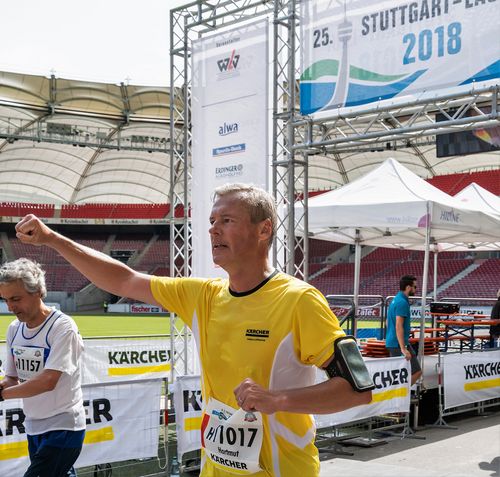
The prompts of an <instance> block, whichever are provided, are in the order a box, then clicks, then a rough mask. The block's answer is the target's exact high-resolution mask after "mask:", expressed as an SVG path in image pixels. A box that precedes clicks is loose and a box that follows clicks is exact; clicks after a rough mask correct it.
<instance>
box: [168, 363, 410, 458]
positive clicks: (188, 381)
mask: <svg viewBox="0 0 500 477" xmlns="http://www.w3.org/2000/svg"><path fill="white" fill-rule="evenodd" d="M365 362H366V365H367V367H368V370H369V372H370V373H371V376H372V378H373V381H374V383H375V389H374V391H373V399H372V402H371V403H370V404H366V405H362V406H357V407H354V408H351V409H348V410H346V411H342V412H337V413H332V414H321V415H319V414H318V415H315V416H314V419H315V422H316V427H317V428H318V429H322V428H328V427H331V426H337V425H340V424H345V423H348V422H354V421H360V420H364V419H367V418H370V417H374V416H379V415H383V414H389V413H399V412H400V413H408V412H409V410H410V367H409V362H408V361H406V360H405V359H404V358H384V359H368V360H365ZM325 379H326V376H325V373H324V372H323V371H320V370H318V373H317V382H321V381H324V380H325ZM173 396H174V408H175V415H176V431H177V458H178V460H179V462H182V459H183V455H184V454H186V453H188V452H192V451H194V450H199V449H201V439H200V435H201V433H200V429H201V419H202V407H203V406H202V397H201V386H200V376H181V377H178V378H177V379H176V381H175V384H174V388H173Z"/></svg>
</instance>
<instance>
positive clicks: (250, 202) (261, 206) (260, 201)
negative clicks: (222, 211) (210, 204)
mask: <svg viewBox="0 0 500 477" xmlns="http://www.w3.org/2000/svg"><path fill="white" fill-rule="evenodd" d="M230 194H237V195H238V199H239V201H240V202H241V203H242V204H243V205H244V206H245V207H246V208H247V210H248V212H249V213H250V221H251V222H252V223H253V224H258V223H259V222H262V221H263V220H266V219H269V220H270V221H271V227H272V234H271V237H270V238H269V247H270V246H271V245H272V243H273V238H274V236H275V235H276V228H277V226H278V214H277V212H276V202H275V200H274V198H273V196H272V195H271V194H270V193H269V192H267V191H266V190H264V189H261V188H260V187H257V186H255V185H253V184H242V183H234V184H224V185H222V186H220V187H217V188H216V189H215V191H214V201H215V200H217V199H218V198H219V197H223V196H225V195H230Z"/></svg>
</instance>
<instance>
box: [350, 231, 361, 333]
mask: <svg viewBox="0 0 500 477" xmlns="http://www.w3.org/2000/svg"><path fill="white" fill-rule="evenodd" d="M359 235H360V234H359V229H356V238H355V247H354V297H353V300H354V303H353V307H354V310H353V311H354V318H353V320H352V334H353V336H356V334H357V332H358V305H359V277H360V270H361V243H360V241H361V239H360V236H359Z"/></svg>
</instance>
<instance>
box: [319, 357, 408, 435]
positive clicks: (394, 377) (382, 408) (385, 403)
mask: <svg viewBox="0 0 500 477" xmlns="http://www.w3.org/2000/svg"><path fill="white" fill-rule="evenodd" d="M365 363H366V367H367V368H368V371H369V373H370V374H371V376H372V379H373V383H374V384H375V389H374V390H373V391H372V401H371V402H370V404H364V405H362V406H356V407H353V408H351V409H347V410H346V411H342V412H336V413H333V414H317V415H315V416H314V419H315V421H316V426H317V427H318V428H320V429H321V428H322V427H328V426H335V425H337V424H343V423H345V422H352V421H357V420H359V419H366V418H368V417H372V416H380V415H381V414H387V413H390V412H409V410H410V381H411V372H410V362H409V361H407V360H406V359H404V358H376V359H368V360H366V359H365ZM324 376H325V372H324V371H320V370H318V377H319V380H320V381H324V380H325V378H324Z"/></svg>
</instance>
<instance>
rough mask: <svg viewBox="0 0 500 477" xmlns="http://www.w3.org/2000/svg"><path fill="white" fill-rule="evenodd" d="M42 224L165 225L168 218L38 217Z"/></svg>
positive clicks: (7, 220)
mask: <svg viewBox="0 0 500 477" xmlns="http://www.w3.org/2000/svg"><path fill="white" fill-rule="evenodd" d="M21 219H22V217H0V222H5V223H17V222H19V221H20V220H21ZM40 220H41V221H42V222H43V223H44V224H71V225H151V224H155V225H156V224H158V225H167V224H168V223H169V222H168V219H84V218H82V219H77V218H73V219H71V218H68V219H64V218H62V219H61V218H55V217H40Z"/></svg>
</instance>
